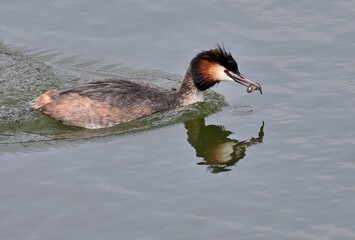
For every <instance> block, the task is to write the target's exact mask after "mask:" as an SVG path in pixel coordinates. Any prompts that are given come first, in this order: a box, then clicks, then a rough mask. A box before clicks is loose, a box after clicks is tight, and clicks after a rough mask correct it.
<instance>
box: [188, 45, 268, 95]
mask: <svg viewBox="0 0 355 240" xmlns="http://www.w3.org/2000/svg"><path fill="white" fill-rule="evenodd" d="M190 65H191V73H192V78H193V81H194V84H195V86H196V87H197V88H198V89H199V90H201V91H204V90H206V89H208V88H210V87H212V86H214V85H215V84H216V83H219V82H220V81H234V82H237V83H240V84H242V85H244V86H245V87H247V92H248V93H251V92H252V91H254V90H259V91H260V93H261V94H262V90H261V85H260V84H259V83H256V82H253V81H251V80H249V79H247V78H246V77H245V76H243V75H242V74H241V73H240V72H239V69H238V64H237V62H236V61H235V60H234V58H233V57H232V55H231V53H230V52H227V51H226V49H225V48H224V47H223V46H221V45H218V44H217V45H216V47H215V48H214V49H212V50H209V51H203V52H201V53H199V54H197V55H196V57H194V58H193V59H192V61H191V64H190Z"/></svg>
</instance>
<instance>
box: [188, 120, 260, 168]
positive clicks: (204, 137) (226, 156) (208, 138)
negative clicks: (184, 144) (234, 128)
mask: <svg viewBox="0 0 355 240" xmlns="http://www.w3.org/2000/svg"><path fill="white" fill-rule="evenodd" d="M263 127H264V124H263V125H262V126H261V128H260V132H259V136H258V137H257V138H251V139H249V140H244V141H238V140H236V139H231V138H229V137H228V136H229V135H230V134H232V132H231V131H228V130H225V129H224V127H223V126H216V125H208V126H206V125H205V120H204V118H198V119H195V120H191V121H187V122H185V128H186V129H187V135H188V139H187V140H188V142H189V143H190V144H191V146H192V147H194V148H195V151H196V156H197V157H201V158H203V159H204V161H203V162H200V163H198V164H199V165H208V167H207V168H208V169H209V170H210V171H211V172H213V173H218V172H225V171H230V170H231V169H230V167H231V166H234V165H235V164H236V163H237V162H238V161H239V160H240V159H243V158H244V157H245V155H246V148H247V147H249V146H251V145H254V144H258V143H261V142H262V141H263V136H264V132H263Z"/></svg>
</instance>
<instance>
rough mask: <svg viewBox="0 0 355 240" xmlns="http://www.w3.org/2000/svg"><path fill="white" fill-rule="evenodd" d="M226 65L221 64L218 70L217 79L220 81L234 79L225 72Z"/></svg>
mask: <svg viewBox="0 0 355 240" xmlns="http://www.w3.org/2000/svg"><path fill="white" fill-rule="evenodd" d="M225 70H226V69H225V67H222V66H219V67H218V71H217V79H218V80H220V81H234V80H233V79H232V78H231V77H229V76H228V75H227V74H226V73H225Z"/></svg>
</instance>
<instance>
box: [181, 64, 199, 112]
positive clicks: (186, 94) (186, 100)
mask: <svg viewBox="0 0 355 240" xmlns="http://www.w3.org/2000/svg"><path fill="white" fill-rule="evenodd" d="M178 100H179V102H180V104H181V105H189V104H192V103H195V102H202V101H203V92H202V91H200V90H198V89H197V88H196V86H195V84H194V81H193V79H192V73H191V67H189V68H188V69H187V71H186V73H185V76H184V79H183V80H182V83H181V87H180V90H179V97H178Z"/></svg>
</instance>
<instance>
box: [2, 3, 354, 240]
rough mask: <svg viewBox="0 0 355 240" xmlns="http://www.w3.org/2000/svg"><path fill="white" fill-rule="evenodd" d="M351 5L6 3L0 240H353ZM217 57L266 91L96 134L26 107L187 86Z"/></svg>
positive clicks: (223, 97)
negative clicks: (101, 90)
mask: <svg viewBox="0 0 355 240" xmlns="http://www.w3.org/2000/svg"><path fill="white" fill-rule="evenodd" d="M354 22H355V2H354V1H351V0H341V1H336V0H324V1H323V0H322V1H320V0H318V1H305V0H301V1H278V0H270V1H261V0H251V1H195V0H193V1H186V2H185V1H161V2H153V1H138V0H136V1H112V0H107V1H101V2H98V1H92V0H89V1H84V0H76V1H72V0H70V1H68V0H62V1H49V0H40V1H35V0H27V1H22V0H18V1H5V2H4V1H3V2H2V3H1V6H0V239H7V240H19V239H21V240H22V239H26V240H27V239H31V240H37V239H83V240H84V239H85V240H88V239H95V240H96V239H154V240H156V239H215V238H220V239H306V240H308V239H312V240H327V239H354V238H355V208H354V203H355V174H354V173H355V158H354V153H355V152H354V147H355V123H354V117H355V107H354V104H355V84H354V78H355V67H354V66H355V57H354V56H355V42H354V39H355V24H354ZM216 43H219V44H221V43H223V44H224V45H225V46H226V48H227V49H229V50H230V51H231V52H232V54H233V56H235V58H236V59H237V61H238V63H239V67H240V71H241V72H242V73H243V74H244V75H246V76H247V77H248V78H251V79H253V80H255V81H257V82H259V83H261V85H262V86H263V95H260V94H257V93H256V92H254V93H252V94H247V93H246V89H245V88H244V87H242V86H240V85H238V84H234V83H221V84H219V85H218V86H216V87H214V88H213V91H209V92H208V93H207V97H206V102H204V103H201V104H197V105H193V106H190V107H187V108H182V109H178V110H176V111H172V112H168V113H162V114H158V115H154V116H150V117H148V118H144V119H141V120H139V121H136V122H133V123H130V124H126V125H122V126H117V127H113V128H109V129H101V130H85V129H80V128H75V127H70V126H65V125H62V124H60V123H58V122H56V121H55V120H53V119H51V118H49V117H46V116H43V115H41V114H39V113H36V112H29V111H28V109H27V107H28V103H29V102H30V101H31V100H33V99H34V98H36V96H38V95H39V94H40V93H42V92H44V91H45V90H47V89H51V88H65V87H68V86H72V85H75V84H78V83H82V82H85V81H88V80H92V79H96V78H104V77H114V78H121V79H122V78H124V79H135V80H139V81H150V82H153V83H155V84H158V85H162V86H164V87H178V86H179V80H180V79H181V77H182V75H183V73H184V71H185V70H186V68H187V66H188V64H189V61H190V60H191V58H192V57H193V56H194V55H196V54H197V53H198V52H199V51H202V50H208V49H211V48H212V47H213V44H216Z"/></svg>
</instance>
